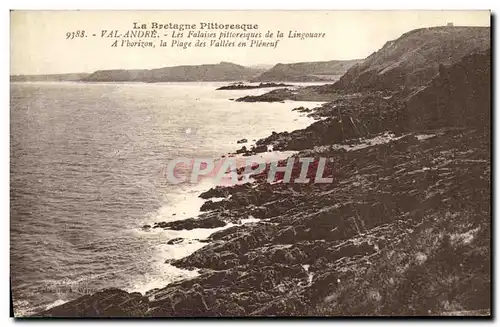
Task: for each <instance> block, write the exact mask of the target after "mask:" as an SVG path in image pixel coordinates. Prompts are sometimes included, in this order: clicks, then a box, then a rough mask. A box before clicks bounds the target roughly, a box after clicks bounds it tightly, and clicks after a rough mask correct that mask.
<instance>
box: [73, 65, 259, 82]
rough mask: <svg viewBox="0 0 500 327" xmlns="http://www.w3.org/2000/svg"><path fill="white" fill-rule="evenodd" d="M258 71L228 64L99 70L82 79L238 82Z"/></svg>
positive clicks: (99, 80) (101, 80)
mask: <svg viewBox="0 0 500 327" xmlns="http://www.w3.org/2000/svg"><path fill="white" fill-rule="evenodd" d="M259 72H260V71H259V70H256V69H251V68H247V67H244V66H241V65H236V64H233V63H228V62H221V63H219V64H214V65H196V66H175V67H164V68H158V69H150V70H146V69H142V70H99V71H96V72H94V73H93V74H91V75H90V76H88V77H86V78H84V79H83V80H84V81H87V82H149V83H154V82H195V81H240V80H247V79H251V78H253V77H255V76H256V75H258V74H259Z"/></svg>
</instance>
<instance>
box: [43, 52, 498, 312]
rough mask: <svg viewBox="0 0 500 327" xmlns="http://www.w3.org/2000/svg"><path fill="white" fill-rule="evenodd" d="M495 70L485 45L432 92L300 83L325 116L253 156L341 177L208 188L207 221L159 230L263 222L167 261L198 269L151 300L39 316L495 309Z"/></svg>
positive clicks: (435, 80)
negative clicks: (279, 155) (324, 165)
mask: <svg viewBox="0 0 500 327" xmlns="http://www.w3.org/2000/svg"><path fill="white" fill-rule="evenodd" d="M490 71H491V57H490V53H489V52H474V53H471V54H469V55H466V56H464V57H463V58H462V59H461V60H459V61H457V62H455V63H453V64H451V65H448V66H443V67H441V66H440V67H439V72H438V74H437V75H435V76H434V75H433V76H432V77H431V78H429V80H428V82H426V83H425V86H424V87H415V88H412V89H405V88H399V89H394V88H387V89H383V90H379V89H369V88H368V89H363V90H352V89H349V88H336V87H335V86H332V85H326V86H321V87H317V86H316V87H310V88H306V91H299V93H300V92H302V95H304V96H305V94H308V96H310V97H311V98H314V101H322V99H321V97H323V99H329V100H328V101H329V102H328V103H326V104H324V105H322V106H321V107H318V108H315V109H313V110H312V111H311V112H308V113H307V114H308V115H311V116H312V117H315V118H317V119H318V121H317V122H315V123H313V124H312V125H311V126H309V127H307V128H305V129H302V130H298V131H294V132H291V133H274V134H273V135H270V136H269V137H267V138H265V139H262V140H258V141H257V142H256V146H255V147H254V148H252V149H251V150H247V151H248V152H251V153H252V154H255V153H259V152H264V151H267V149H268V147H272V148H273V149H274V150H295V151H299V153H298V154H297V155H296V156H297V157H314V158H320V157H325V158H330V159H331V163H332V165H331V167H332V168H331V169H328V170H327V171H325V174H324V176H326V177H332V178H333V183H328V184H316V183H307V184H297V183H289V184H285V183H281V182H280V180H281V179H282V178H283V176H282V175H279V174H278V175H277V177H276V180H275V183H273V184H269V183H267V181H266V176H267V170H268V169H269V165H268V166H267V167H266V170H265V171H264V172H262V173H261V174H259V175H258V176H255V181H254V182H253V183H247V184H243V185H237V186H234V187H217V188H214V189H211V190H209V191H207V192H205V193H203V194H201V195H200V197H202V198H203V199H206V200H207V201H206V202H205V204H204V206H203V207H202V210H205V211H207V212H205V213H203V214H202V215H200V217H199V218H197V219H187V220H183V221H174V222H169V223H165V222H158V223H156V224H155V225H154V226H153V227H151V228H166V229H193V228H216V227H221V226H226V225H227V224H229V223H239V222H240V221H241V220H242V219H249V218H251V219H253V220H255V222H252V223H248V224H240V225H237V226H233V227H229V228H227V229H224V230H220V231H217V232H215V233H213V234H212V235H210V236H209V237H208V239H206V240H204V241H205V242H207V245H206V246H204V247H202V248H201V249H199V250H197V251H196V252H194V253H192V254H191V255H189V256H187V257H184V258H182V259H178V260H171V261H169V263H170V264H172V265H174V266H176V267H179V268H183V269H189V270H191V269H199V272H200V275H199V276H198V277H195V278H193V279H190V280H183V281H179V282H175V283H172V284H169V285H167V286H165V287H164V288H161V289H154V290H150V291H149V292H147V293H146V294H145V295H142V294H140V293H127V292H125V291H122V290H118V289H107V290H102V291H100V292H98V293H95V294H93V295H86V296H83V297H81V298H79V299H77V300H74V301H71V302H68V303H65V304H63V305H61V306H58V307H54V308H52V309H50V310H47V311H44V312H41V313H39V314H37V315H35V316H39V317H81V316H86V317H121V316H128V317H216V316H219V317H220V316H291V315H293V316H359V315H362V316H366V315H373V316H386V315H396V316H400V315H454V314H455V313H457V312H466V313H464V314H463V315H484V314H486V315H489V314H490V307H491V302H490V301H491V294H490V272H491V266H490V251H491V249H490V247H491V229H490V225H491V153H490V149H491V135H490V120H491V117H490V115H491V108H490V99H491V95H490V82H491V76H490ZM342 83H346V82H345V81H343V82H342ZM293 92H294V91H291V90H289V89H279V90H275V91H272V92H270V93H267V94H265V95H263V96H259V97H257V98H258V99H256V97H253V98H252V101H254V100H255V101H267V100H273V101H274V99H281V100H276V101H282V100H283V99H284V97H285V98H286V99H293V97H297V94H293ZM314 94H316V95H318V94H321V96H320V97H319V98H318V97H314ZM247 99H249V98H247ZM241 101H243V100H241ZM245 101H246V100H245ZM301 110H302V109H301ZM298 172H299V171H298V170H297V169H294V173H293V174H294V176H295V175H296V174H298ZM309 177H311V178H312V179H314V176H312V175H310V176H309ZM215 197H217V198H221V197H222V198H224V199H223V200H220V201H215V202H214V201H211V199H213V198H215ZM172 242H174V240H172Z"/></svg>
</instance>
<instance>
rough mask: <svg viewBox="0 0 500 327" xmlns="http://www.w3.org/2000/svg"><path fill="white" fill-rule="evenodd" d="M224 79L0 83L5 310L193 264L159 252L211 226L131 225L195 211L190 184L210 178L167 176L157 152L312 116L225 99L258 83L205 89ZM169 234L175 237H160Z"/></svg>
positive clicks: (29, 308) (207, 152)
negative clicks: (5, 104)
mask: <svg viewBox="0 0 500 327" xmlns="http://www.w3.org/2000/svg"><path fill="white" fill-rule="evenodd" d="M225 84H227V83H207V82H200V83H158V84H148V83H78V82H54V83H51V82H26V83H11V85H10V87H11V90H10V101H11V106H10V110H11V112H10V120H11V123H10V170H11V173H10V211H11V215H10V277H11V280H10V283H11V296H12V301H13V307H14V313H15V315H16V316H26V315H30V314H33V313H36V312H38V311H41V310H45V309H48V308H50V307H53V306H55V305H59V304H62V303H65V302H67V301H70V300H73V299H75V298H77V297H79V296H82V295H85V294H91V293H94V292H96V291H99V290H100V289H103V288H109V287H117V288H121V289H124V290H127V291H134V292H141V293H143V294H144V293H145V292H146V291H148V290H151V289H154V288H158V287H163V286H166V285H167V284H169V283H171V282H173V281H177V280H180V279H185V278H193V277H195V276H196V275H197V274H198V272H197V270H182V269H178V268H176V267H173V266H171V265H169V264H167V263H165V261H166V260H167V259H175V258H182V257H184V256H187V255H189V254H190V253H192V252H194V251H196V250H197V249H199V248H201V247H203V246H205V245H206V243H203V242H200V241H198V240H200V239H203V238H206V237H208V236H209V235H210V234H211V233H213V232H214V231H216V230H218V229H195V230H191V231H187V230H182V231H171V230H162V229H152V228H151V229H143V228H142V227H143V225H145V224H153V223H154V222H160V221H172V220H178V219H186V218H191V217H193V218H196V217H197V215H198V214H199V213H200V212H199V208H200V206H201V205H202V204H203V200H202V199H200V198H199V197H198V196H199V194H200V193H201V192H202V191H204V190H207V189H209V188H210V187H212V186H213V185H212V184H211V182H210V180H207V179H204V180H202V181H200V182H199V183H196V184H192V183H188V182H187V183H181V184H172V183H169V181H168V180H167V179H166V177H165V173H164V171H165V167H166V165H167V164H168V162H169V160H171V159H173V158H177V157H187V158H197V157H203V158H207V157H208V158H214V159H217V158H221V157H222V156H224V155H227V154H228V153H229V152H234V151H235V150H236V149H238V148H240V147H241V146H242V145H244V144H237V141H238V140H240V139H243V138H245V139H247V140H248V141H249V144H251V143H252V141H253V140H256V139H259V138H262V137H266V136H268V135H269V134H271V133H272V132H273V131H275V132H283V131H292V130H296V129H300V128H304V127H306V126H308V125H309V124H311V123H312V122H313V119H311V118H309V117H307V116H306V115H304V114H300V113H298V112H296V111H291V109H293V108H296V107H299V106H304V107H308V108H312V107H314V106H316V105H319V103H313V102H289V101H286V102H284V103H245V102H235V101H232V100H231V99H235V98H238V97H241V96H245V95H258V94H261V93H264V92H268V91H269V90H270V89H253V90H227V91H216V88H217V87H220V86H222V85H225ZM249 144H246V146H247V147H248V146H249ZM226 227H227V226H226ZM222 228H224V227H222ZM177 237H182V238H184V241H183V242H181V243H179V244H172V245H168V244H167V242H168V240H171V239H173V238H177Z"/></svg>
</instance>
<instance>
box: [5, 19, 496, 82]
mask: <svg viewBox="0 0 500 327" xmlns="http://www.w3.org/2000/svg"><path fill="white" fill-rule="evenodd" d="M10 16H11V17H10V19H11V22H10V27H11V31H10V35H11V41H10V54H11V59H10V62H11V65H10V71H11V72H10V73H11V74H12V75H16V74H59V73H78V72H88V73H90V72H93V71H96V70H101V69H151V68H159V67H166V66H176V65H196V64H213V63H218V62H221V61H228V62H234V63H237V64H241V65H262V64H268V65H271V64H272V65H274V64H277V63H292V62H303V61H326V60H346V59H362V58H365V57H367V56H369V55H370V54H371V53H373V52H374V51H377V50H378V49H380V48H381V47H382V46H383V45H384V44H385V43H386V42H387V41H389V40H394V39H396V38H398V37H399V36H401V34H403V33H405V32H408V31H410V30H413V29H416V28H421V27H431V26H440V25H446V24H447V23H448V22H452V23H453V24H454V25H455V26H490V12H489V11H12V12H11V15H10ZM134 22H138V23H145V24H148V25H150V24H151V22H158V23H167V24H168V23H170V22H171V23H177V24H198V26H199V24H200V23H202V22H214V23H222V24H258V25H259V31H260V32H261V33H265V32H267V31H268V30H269V31H272V32H273V33H276V31H278V30H279V31H282V32H284V33H285V38H283V39H280V42H279V44H278V45H277V47H276V48H249V47H245V48H237V47H236V48H215V47H212V48H189V49H182V48H172V47H164V48H162V47H158V46H157V47H156V48H154V49H147V48H122V47H115V48H113V47H111V44H112V41H113V40H112V39H111V40H110V39H106V38H100V35H101V32H102V31H103V30H119V31H120V32H125V31H127V30H131V29H132V27H133V23H134ZM77 30H85V32H86V33H87V35H90V37H87V38H77V39H73V40H67V39H66V33H67V32H72V31H77ZM288 31H297V32H318V33H325V37H324V38H321V39H308V40H303V41H300V40H298V39H292V38H287V35H288ZM92 34H96V37H92V36H91V35H92Z"/></svg>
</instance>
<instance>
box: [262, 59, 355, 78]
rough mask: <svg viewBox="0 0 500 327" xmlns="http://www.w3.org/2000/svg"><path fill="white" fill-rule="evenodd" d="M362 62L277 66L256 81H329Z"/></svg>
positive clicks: (340, 61)
mask: <svg viewBox="0 0 500 327" xmlns="http://www.w3.org/2000/svg"><path fill="white" fill-rule="evenodd" d="M358 62H360V60H332V61H317V62H299V63H294V64H277V65H276V66H274V67H272V68H271V69H269V70H268V71H266V72H264V73H263V74H262V75H260V76H259V77H257V78H256V79H255V81H259V82H271V81H291V82H292V81H297V82H305V81H321V80H329V79H331V78H332V77H334V76H339V77H340V76H341V75H343V74H344V73H345V72H346V71H347V70H348V69H349V68H351V67H352V66H353V65H355V64H356V63H358Z"/></svg>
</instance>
